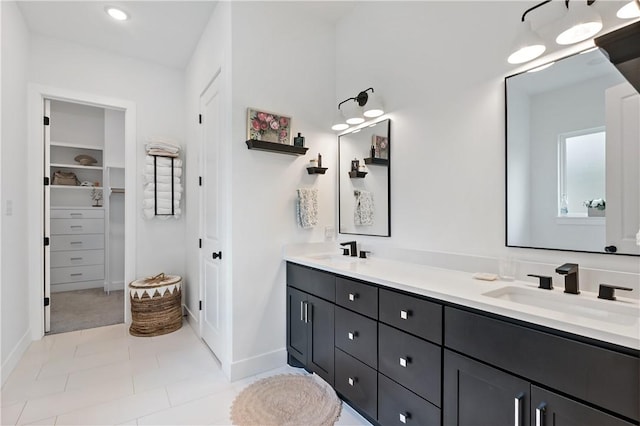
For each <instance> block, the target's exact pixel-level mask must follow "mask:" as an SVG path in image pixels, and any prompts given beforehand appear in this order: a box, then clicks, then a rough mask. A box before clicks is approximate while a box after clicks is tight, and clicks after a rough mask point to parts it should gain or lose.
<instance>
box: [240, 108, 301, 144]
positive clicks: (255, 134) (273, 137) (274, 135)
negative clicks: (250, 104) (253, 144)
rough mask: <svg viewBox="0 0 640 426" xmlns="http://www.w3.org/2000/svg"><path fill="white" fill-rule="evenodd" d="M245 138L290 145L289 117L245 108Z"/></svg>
mask: <svg viewBox="0 0 640 426" xmlns="http://www.w3.org/2000/svg"><path fill="white" fill-rule="evenodd" d="M247 138H248V139H255V140H259V141H265V142H275V143H283V144H287V145H291V117H286V116H284V115H280V114H274V113H272V112H267V111H260V110H257V109H253V108H247Z"/></svg>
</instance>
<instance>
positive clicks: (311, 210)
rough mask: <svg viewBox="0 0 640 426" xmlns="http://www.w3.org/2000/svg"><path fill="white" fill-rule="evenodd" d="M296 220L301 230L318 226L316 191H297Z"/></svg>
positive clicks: (303, 189)
mask: <svg viewBox="0 0 640 426" xmlns="http://www.w3.org/2000/svg"><path fill="white" fill-rule="evenodd" d="M296 218H297V222H298V225H299V226H300V227H302V228H305V229H309V228H313V227H314V226H316V225H317V224H318V190H317V189H316V188H300V189H298V200H297V202H296Z"/></svg>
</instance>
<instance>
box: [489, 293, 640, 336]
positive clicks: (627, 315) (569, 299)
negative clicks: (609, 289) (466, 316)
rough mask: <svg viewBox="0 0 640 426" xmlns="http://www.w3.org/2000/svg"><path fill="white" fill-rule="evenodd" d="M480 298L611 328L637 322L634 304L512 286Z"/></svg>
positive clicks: (639, 309)
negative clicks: (595, 322) (599, 323)
mask: <svg viewBox="0 0 640 426" xmlns="http://www.w3.org/2000/svg"><path fill="white" fill-rule="evenodd" d="M482 295H483V296H487V297H492V298H494V299H499V300H506V301H509V302H514V303H518V304H521V305H528V306H534V307H537V308H543V309H548V310H551V311H555V312H560V313H566V314H569V315H576V316H580V317H583V318H589V319H593V320H599V321H604V322H608V323H612V324H619V325H625V326H633V325H637V324H638V322H640V305H638V303H637V302H630V301H629V302H627V301H608V300H598V299H588V298H587V297H588V296H580V295H573V294H565V293H563V292H560V291H558V290H542V289H537V288H536V289H534V288H526V287H515V286H506V287H501V288H499V289H496V290H491V291H488V292H486V293H483V294H482Z"/></svg>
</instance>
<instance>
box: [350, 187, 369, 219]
mask: <svg viewBox="0 0 640 426" xmlns="http://www.w3.org/2000/svg"><path fill="white" fill-rule="evenodd" d="M353 195H354V196H355V197H356V208H355V209H354V211H353V221H354V223H355V224H356V225H357V226H371V225H373V194H371V192H369V191H363V190H361V189H356V190H355V191H353Z"/></svg>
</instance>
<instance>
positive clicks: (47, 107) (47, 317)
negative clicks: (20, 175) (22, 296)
mask: <svg viewBox="0 0 640 426" xmlns="http://www.w3.org/2000/svg"><path fill="white" fill-rule="evenodd" d="M44 116H45V117H51V101H50V100H48V99H45V100H44ZM42 129H43V131H42V134H43V140H42V143H43V148H44V165H43V166H44V177H45V179H49V183H51V176H50V175H51V168H50V167H49V164H50V163H51V160H50V159H51V149H50V146H49V143H50V142H51V126H50V125H49V124H48V123H45V125H44V126H43V128H42ZM43 188H44V190H43V194H42V195H43V204H42V205H43V206H44V224H43V225H44V236H45V237H47V238H50V237H51V231H50V223H49V222H50V218H51V208H50V205H49V200H51V187H50V186H49V185H45V186H44V187H43ZM42 267H43V268H44V297H45V300H49V301H50V300H51V246H50V245H45V246H44V265H42ZM44 331H45V333H48V332H49V331H51V305H50V304H45V306H44Z"/></svg>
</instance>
